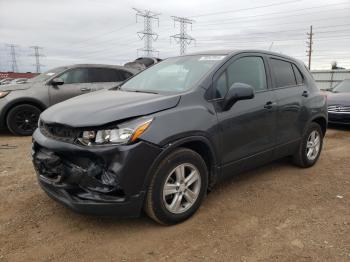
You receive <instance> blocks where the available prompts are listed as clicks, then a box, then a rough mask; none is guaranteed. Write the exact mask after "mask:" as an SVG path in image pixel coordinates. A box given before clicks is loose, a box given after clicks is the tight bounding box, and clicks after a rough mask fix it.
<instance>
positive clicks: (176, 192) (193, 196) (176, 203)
mask: <svg viewBox="0 0 350 262" xmlns="http://www.w3.org/2000/svg"><path fill="white" fill-rule="evenodd" d="M200 190H201V176H200V174H199V171H198V169H197V168H196V167H195V166H194V165H192V164H189V163H184V164H180V165H178V166H177V167H175V168H174V169H173V170H172V171H171V172H170V173H169V175H168V176H167V179H166V180H165V184H164V187H163V204H164V206H165V207H166V209H167V210H168V211H169V212H171V213H174V214H180V213H183V212H185V211H187V210H188V209H189V208H191V207H192V206H193V204H194V203H195V202H196V200H197V198H198V195H199V193H200Z"/></svg>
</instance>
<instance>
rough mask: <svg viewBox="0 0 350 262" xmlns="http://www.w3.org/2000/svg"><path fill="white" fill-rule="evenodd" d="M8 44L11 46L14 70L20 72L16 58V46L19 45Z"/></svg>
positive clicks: (12, 67)
mask: <svg viewBox="0 0 350 262" xmlns="http://www.w3.org/2000/svg"><path fill="white" fill-rule="evenodd" d="M7 46H8V47H9V48H10V57H11V69H12V72H18V66H17V58H16V47H17V45H14V44H10V45H7Z"/></svg>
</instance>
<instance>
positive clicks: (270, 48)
mask: <svg viewBox="0 0 350 262" xmlns="http://www.w3.org/2000/svg"><path fill="white" fill-rule="evenodd" d="M272 46H273V42H272V43H271V45H270V47H269V51H271V50H272Z"/></svg>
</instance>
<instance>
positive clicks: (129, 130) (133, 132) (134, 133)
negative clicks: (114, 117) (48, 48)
mask: <svg viewBox="0 0 350 262" xmlns="http://www.w3.org/2000/svg"><path fill="white" fill-rule="evenodd" d="M152 120H153V118H139V119H137V120H133V121H129V122H126V123H122V124H120V125H117V126H114V127H112V128H108V129H102V130H87V131H83V132H82V133H81V134H80V137H79V138H78V141H79V142H80V143H81V144H83V145H85V146H94V145H109V144H127V143H130V142H134V141H136V140H137V139H138V138H139V137H140V136H141V135H142V134H143V133H144V132H145V131H146V129H147V128H148V127H149V125H150V124H151V122H152Z"/></svg>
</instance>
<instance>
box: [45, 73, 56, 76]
mask: <svg viewBox="0 0 350 262" xmlns="http://www.w3.org/2000/svg"><path fill="white" fill-rule="evenodd" d="M54 74H55V73H47V74H46V75H47V76H53V75H54Z"/></svg>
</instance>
